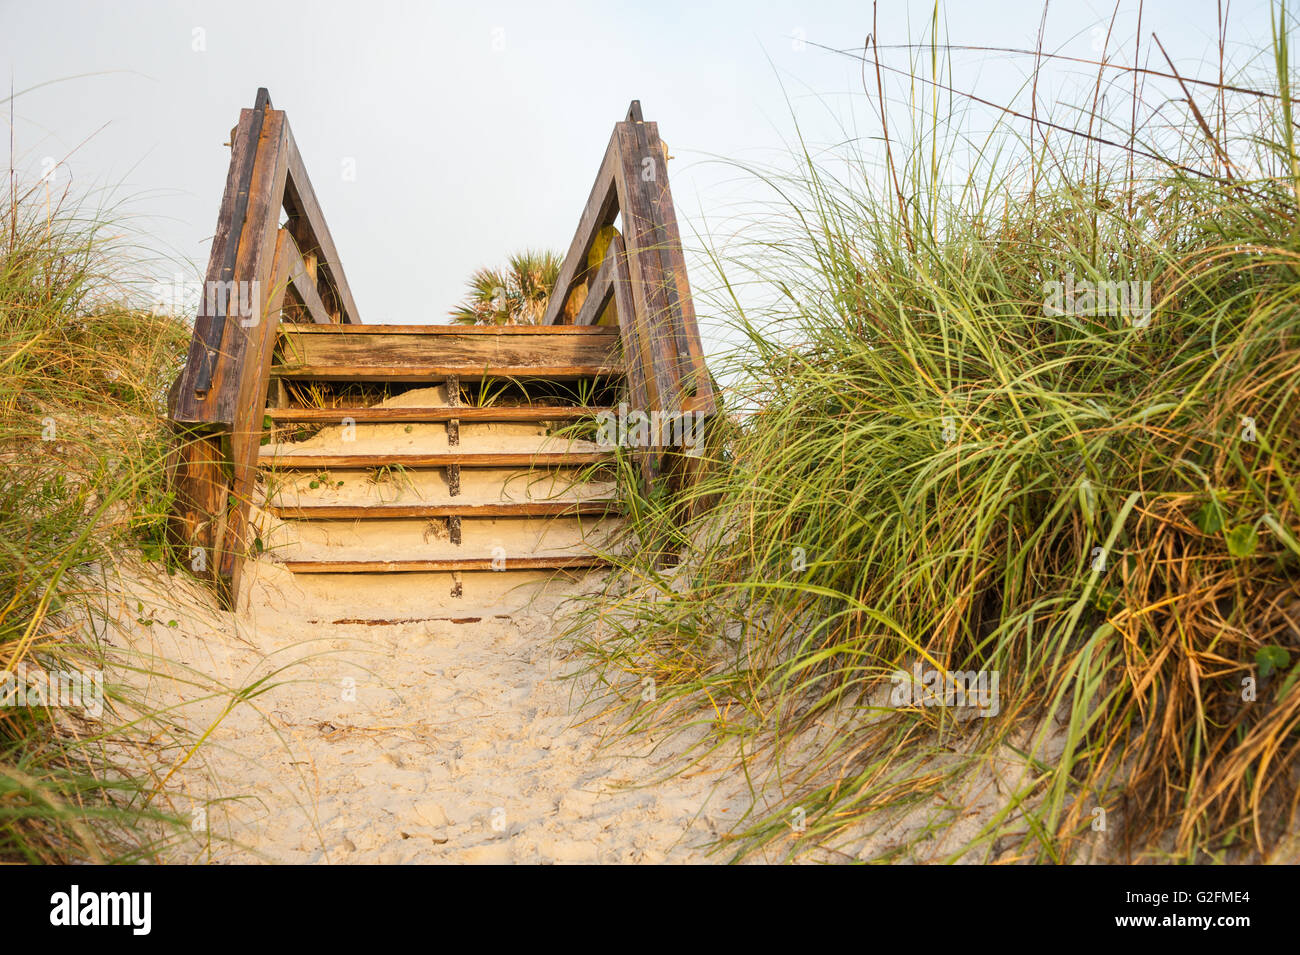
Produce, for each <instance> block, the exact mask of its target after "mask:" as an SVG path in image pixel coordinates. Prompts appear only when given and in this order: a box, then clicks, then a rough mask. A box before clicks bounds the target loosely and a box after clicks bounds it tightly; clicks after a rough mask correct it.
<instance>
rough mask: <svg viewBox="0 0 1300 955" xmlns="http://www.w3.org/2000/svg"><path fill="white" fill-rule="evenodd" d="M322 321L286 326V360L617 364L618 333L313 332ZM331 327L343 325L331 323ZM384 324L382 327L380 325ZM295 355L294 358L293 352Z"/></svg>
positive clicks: (483, 364)
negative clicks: (428, 333)
mask: <svg viewBox="0 0 1300 955" xmlns="http://www.w3.org/2000/svg"><path fill="white" fill-rule="evenodd" d="M324 327H325V326H321V325H306V324H300V325H285V326H284V327H283V328H282V329H281V334H280V338H281V341H282V342H283V343H284V346H285V347H284V349H283V351H284V353H285V356H286V357H285V359H284V362H283V363H284V364H286V365H289V364H295V365H343V366H347V365H358V366H370V367H386V366H393V367H396V366H406V365H411V366H417V367H418V366H423V365H430V364H437V365H442V366H446V367H458V368H477V369H479V370H480V371H481V370H482V369H483V368H486V367H498V368H505V367H514V368H534V367H566V366H572V367H588V366H599V367H605V366H618V365H619V364H620V359H619V354H618V333H617V331H616V330H615V329H612V328H611V329H609V331H610V332H611V333H612V334H608V335H541V336H535V335H530V336H519V335H486V336H485V335H457V334H443V335H436V336H434V335H418V334H417V335H408V334H396V335H390V334H365V335H351V334H342V335H338V334H329V333H325V334H314V333H312V332H310V331H308V332H307V333H306V334H304V333H303V331H301V330H303V329H307V330H310V329H316V328H324ZM328 327H329V328H343V327H345V326H342V325H331V326H328ZM376 327H380V328H382V326H376ZM290 356H291V357H290Z"/></svg>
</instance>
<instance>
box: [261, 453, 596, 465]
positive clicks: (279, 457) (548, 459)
mask: <svg viewBox="0 0 1300 955" xmlns="http://www.w3.org/2000/svg"><path fill="white" fill-rule="evenodd" d="M614 460H615V455H614V454H613V453H612V452H606V451H537V452H528V451H523V452H518V451H483V452H477V453H457V452H440V453H435V454H420V453H415V454H401V453H397V454H385V453H369V454H367V453H362V454H311V453H299V454H283V453H276V452H274V451H273V452H271V453H269V454H268V453H265V450H264V451H263V453H262V454H260V455H259V456H258V464H259V465H261V466H262V467H264V468H280V469H284V468H321V469H324V468H353V469H355V468H381V467H388V466H393V465H400V466H402V467H404V468H445V467H450V466H451V465H460V466H461V467H465V468H568V467H580V466H583V465H591V464H612V463H613V462H614Z"/></svg>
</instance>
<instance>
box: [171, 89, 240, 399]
mask: <svg viewBox="0 0 1300 955" xmlns="http://www.w3.org/2000/svg"><path fill="white" fill-rule="evenodd" d="M254 120H255V116H254V111H253V110H251V109H246V110H241V111H240V114H239V124H238V125H237V126H236V127H235V129H234V131H233V132H232V133H231V140H230V166H229V168H228V170H227V172H226V189H225V192H224V194H223V195H222V198H221V208H220V209H219V210H218V212H217V228H216V231H215V232H214V234H213V237H212V248H211V251H210V252H209V253H208V269H207V272H206V273H205V274H204V283H203V291H206V290H207V289H208V288H211V287H212V285H213V283H215V282H219V281H222V280H223V274H224V273H225V270H226V262H227V259H228V258H229V257H230V254H231V253H230V250H231V249H234V248H237V246H238V242H239V233H238V232H237V231H235V232H233V234H232V230H233V229H234V228H235V207H236V205H237V204H238V203H239V202H241V201H245V202H246V199H247V194H248V189H249V185H250V183H251V181H252V177H253V159H254V157H255V156H256V152H257V143H258V137H257V136H256V135H254V132H253V125H254ZM241 194H242V197H243V199H242V200H241ZM240 227H241V228H242V219H241V222H240ZM232 271H233V270H232ZM201 295H202V300H201V303H200V305H199V310H198V314H197V315H196V316H195V318H194V334H193V336H192V337H191V339H190V349H189V353H188V355H187V357H186V361H185V367H184V368H183V369H182V370H181V373H180V375H179V377H178V378H177V380H176V384H175V385H173V388H172V391H171V393H170V400H169V403H168V417H170V418H171V420H172V421H175V422H178V423H206V422H207V421H208V420H209V419H208V418H207V416H206V415H205V414H204V411H205V409H204V408H203V402H202V400H201V399H200V398H199V397H198V396H197V395H196V394H195V386H196V383H197V382H198V381H199V380H200V377H201V374H202V372H203V369H204V366H205V364H206V362H207V361H208V358H207V355H206V347H207V345H206V343H207V341H208V340H209V338H218V337H219V336H218V335H217V333H216V331H214V327H215V322H214V316H212V315H209V314H207V309H206V307H205V305H206V295H203V293H202V292H201ZM218 344H219V341H218ZM205 380H206V385H207V387H208V388H210V387H211V381H210V379H205ZM205 391H206V389H205Z"/></svg>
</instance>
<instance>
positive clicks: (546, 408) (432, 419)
mask: <svg viewBox="0 0 1300 955" xmlns="http://www.w3.org/2000/svg"><path fill="white" fill-rule="evenodd" d="M612 411H613V409H612V408H602V407H588V406H577V405H531V406H527V407H519V408H514V407H501V408H496V407H488V408H471V407H461V408H451V407H442V408H267V409H266V411H265V413H266V414H267V416H269V417H270V418H271V420H273V421H301V422H307V423H316V424H339V423H340V422H342V421H343V419H344V418H351V419H352V420H353V421H355V422H357V423H358V424H360V423H362V422H384V423H395V422H407V423H413V422H414V423H429V424H435V423H440V422H443V421H451V420H458V421H464V422H484V421H492V422H505V421H530V422H531V421H576V420H579V419H581V418H590V417H594V416H596V415H598V414H608V413H611V412H612Z"/></svg>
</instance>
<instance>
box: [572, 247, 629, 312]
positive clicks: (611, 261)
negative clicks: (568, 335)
mask: <svg viewBox="0 0 1300 955" xmlns="http://www.w3.org/2000/svg"><path fill="white" fill-rule="evenodd" d="M615 241H617V239H616V240H615ZM619 247H620V248H622V243H619ZM613 249H614V243H613V242H611V243H610V246H609V248H608V249H606V250H605V258H604V260H603V261H602V262H601V263H600V270H599V271H598V272H597V273H596V276H595V278H593V279H592V280H591V282H590V283H589V285H588V287H587V298H586V300H585V301H584V302H583V303H582V308H580V309H579V310H578V314H577V315H575V316H574V318H573V325H574V327H595V326H596V322H598V321H600V316H601V313H603V312H604V311H605V306H606V305H608V304H609V300H610V299H611V298H613V297H614V273H615V271H616V269H617V264H616V262H615V258H614V256H612V255H611V254H610V253H611V252H612V251H613Z"/></svg>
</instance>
